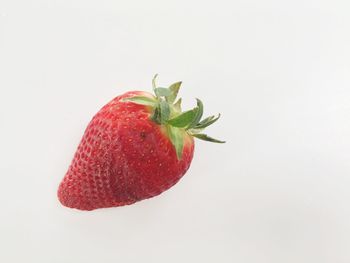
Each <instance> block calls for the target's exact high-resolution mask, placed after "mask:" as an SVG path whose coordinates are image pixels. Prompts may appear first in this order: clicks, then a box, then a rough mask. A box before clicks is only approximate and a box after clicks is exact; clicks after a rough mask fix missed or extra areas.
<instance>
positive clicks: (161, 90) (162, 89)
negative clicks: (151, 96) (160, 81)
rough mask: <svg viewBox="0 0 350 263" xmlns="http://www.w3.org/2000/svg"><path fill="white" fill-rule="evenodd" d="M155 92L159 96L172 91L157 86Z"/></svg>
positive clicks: (165, 95)
mask: <svg viewBox="0 0 350 263" xmlns="http://www.w3.org/2000/svg"><path fill="white" fill-rule="evenodd" d="M154 92H155V94H156V95H157V97H158V98H159V97H162V96H164V97H167V96H169V95H170V94H171V91H170V90H169V89H168V88H156V89H155V90H154Z"/></svg>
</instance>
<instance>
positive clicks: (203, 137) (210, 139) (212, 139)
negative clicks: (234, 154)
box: [192, 133, 225, 143]
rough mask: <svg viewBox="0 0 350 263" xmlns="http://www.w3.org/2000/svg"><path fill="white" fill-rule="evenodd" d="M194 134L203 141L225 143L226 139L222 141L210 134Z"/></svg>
mask: <svg viewBox="0 0 350 263" xmlns="http://www.w3.org/2000/svg"><path fill="white" fill-rule="evenodd" d="M192 136H194V137H196V138H198V139H201V140H203V141H208V142H216V143H225V141H220V140H217V139H214V138H212V137H209V136H208V135H206V134H202V133H199V134H192Z"/></svg>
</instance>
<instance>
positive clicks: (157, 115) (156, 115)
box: [151, 107, 161, 124]
mask: <svg viewBox="0 0 350 263" xmlns="http://www.w3.org/2000/svg"><path fill="white" fill-rule="evenodd" d="M151 120H153V121H154V122H156V123H158V124H161V120H160V110H159V107H156V108H155V109H154V112H153V115H152V117H151Z"/></svg>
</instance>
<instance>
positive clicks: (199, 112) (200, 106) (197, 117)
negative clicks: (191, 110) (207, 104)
mask: <svg viewBox="0 0 350 263" xmlns="http://www.w3.org/2000/svg"><path fill="white" fill-rule="evenodd" d="M196 100H197V109H198V110H197V112H196V115H195V117H194V118H193V120H192V122H191V124H190V125H189V126H188V129H190V128H193V127H194V126H196V125H197V124H198V122H199V121H200V120H201V118H202V116H203V103H202V101H201V100H200V99H196Z"/></svg>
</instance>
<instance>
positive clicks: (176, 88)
mask: <svg viewBox="0 0 350 263" xmlns="http://www.w3.org/2000/svg"><path fill="white" fill-rule="evenodd" d="M181 83H182V82H181V81H179V82H176V83H174V84H172V85H170V87H169V90H170V92H171V94H170V95H169V96H168V97H167V101H168V102H169V103H173V102H174V101H175V99H176V97H177V94H178V93H179V89H180V86H181Z"/></svg>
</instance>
